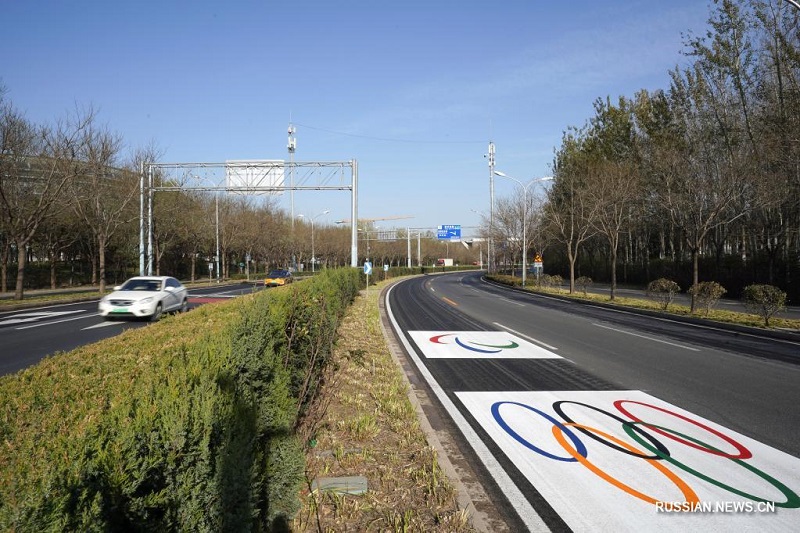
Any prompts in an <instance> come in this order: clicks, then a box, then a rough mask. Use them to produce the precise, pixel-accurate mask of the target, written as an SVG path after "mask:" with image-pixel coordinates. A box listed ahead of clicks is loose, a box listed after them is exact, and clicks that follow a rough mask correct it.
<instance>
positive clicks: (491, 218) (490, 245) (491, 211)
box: [486, 141, 495, 274]
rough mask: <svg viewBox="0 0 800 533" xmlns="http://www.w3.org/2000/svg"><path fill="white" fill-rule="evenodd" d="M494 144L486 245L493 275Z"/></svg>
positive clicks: (490, 272)
mask: <svg viewBox="0 0 800 533" xmlns="http://www.w3.org/2000/svg"><path fill="white" fill-rule="evenodd" d="M494 175H495V170H494V143H493V142H491V141H489V239H488V242H487V244H486V271H487V272H488V273H489V274H492V272H493V270H492V259H494V255H495V254H494V252H493V251H492V248H493V246H492V243H493V241H494V235H493V234H494Z"/></svg>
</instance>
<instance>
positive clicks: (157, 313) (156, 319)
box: [150, 302, 164, 322]
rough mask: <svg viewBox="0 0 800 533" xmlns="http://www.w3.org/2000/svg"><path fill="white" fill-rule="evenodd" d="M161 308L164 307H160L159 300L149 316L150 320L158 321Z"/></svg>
mask: <svg viewBox="0 0 800 533" xmlns="http://www.w3.org/2000/svg"><path fill="white" fill-rule="evenodd" d="M163 310H164V308H163V307H161V302H158V305H156V310H155V312H154V313H153V316H151V317H150V322H158V321H159V319H160V318H161V313H162V312H163Z"/></svg>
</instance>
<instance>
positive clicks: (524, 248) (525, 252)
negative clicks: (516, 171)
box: [494, 170, 553, 287]
mask: <svg viewBox="0 0 800 533" xmlns="http://www.w3.org/2000/svg"><path fill="white" fill-rule="evenodd" d="M494 174H495V176H500V177H501V178H506V179H509V180H511V181H514V182H516V183H517V184H518V185H519V186H520V187H522V286H523V287H524V286H525V280H526V276H527V273H528V239H527V238H528V235H527V232H526V230H527V228H528V188H529V187H530V186H531V185H533V184H534V183H540V182H542V181H552V180H553V176H545V177H543V178H535V179H532V180H531V181H529V182H528V183H522V182H521V181H520V180H518V179H516V178H512V177H511V176H509V175H507V174H506V173H505V172H500V171H499V170H495V171H494Z"/></svg>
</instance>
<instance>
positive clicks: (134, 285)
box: [120, 279, 161, 292]
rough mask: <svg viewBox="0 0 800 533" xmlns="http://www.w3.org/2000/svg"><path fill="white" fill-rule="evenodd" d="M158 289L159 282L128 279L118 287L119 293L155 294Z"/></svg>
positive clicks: (159, 286) (159, 287)
mask: <svg viewBox="0 0 800 533" xmlns="http://www.w3.org/2000/svg"><path fill="white" fill-rule="evenodd" d="M159 289H161V282H160V281H158V280H156V279H129V280H128V281H126V282H125V284H124V285H123V286H122V287H120V290H121V291H147V292H157V291H158V290H159Z"/></svg>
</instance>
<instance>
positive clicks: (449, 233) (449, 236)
mask: <svg viewBox="0 0 800 533" xmlns="http://www.w3.org/2000/svg"><path fill="white" fill-rule="evenodd" d="M436 238H437V239H438V240H440V241H451V242H458V241H460V240H461V224H443V225H441V226H437V227H436Z"/></svg>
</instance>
